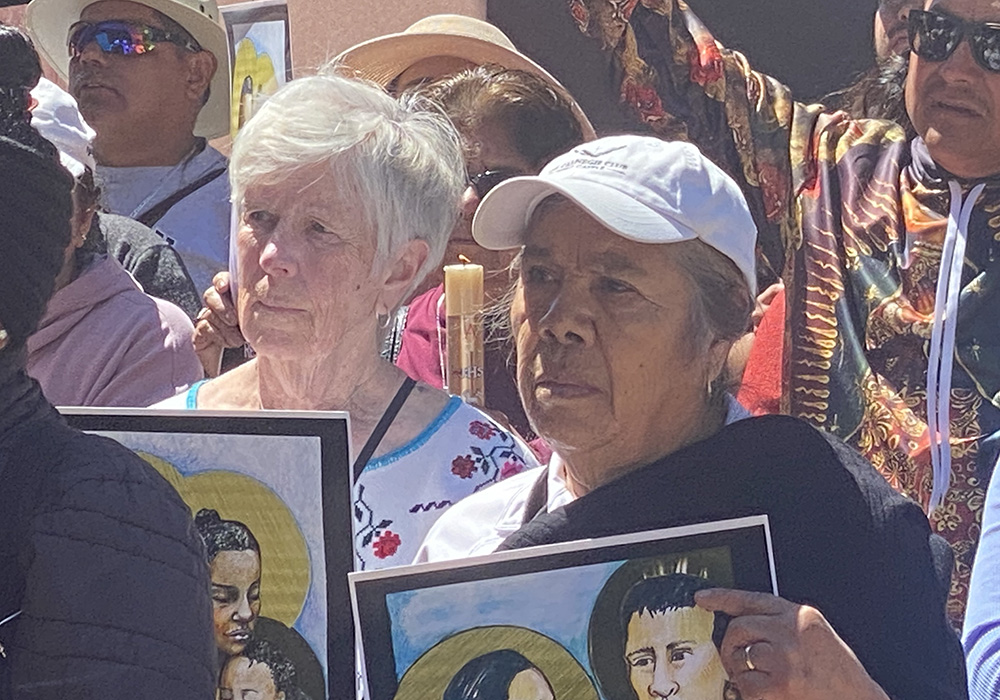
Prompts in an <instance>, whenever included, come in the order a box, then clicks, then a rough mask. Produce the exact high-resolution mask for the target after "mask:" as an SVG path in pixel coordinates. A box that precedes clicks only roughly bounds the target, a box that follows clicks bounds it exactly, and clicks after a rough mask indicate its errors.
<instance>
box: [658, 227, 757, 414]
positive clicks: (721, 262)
mask: <svg viewBox="0 0 1000 700" xmlns="http://www.w3.org/2000/svg"><path fill="white" fill-rule="evenodd" d="M670 245H675V246H677V248H676V250H677V257H676V260H677V262H678V265H677V269H678V270H679V271H680V272H681V273H682V274H683V275H685V276H686V277H687V278H688V280H689V281H690V282H691V288H692V290H693V291H694V294H693V295H692V298H691V307H690V309H689V310H688V330H689V336H688V337H689V339H690V342H691V346H692V349H693V350H694V351H695V352H697V353H700V352H704V351H706V350H707V349H708V348H709V346H710V345H711V344H712V343H714V342H716V341H719V340H721V341H724V342H728V343H734V342H736V341H737V340H739V339H740V338H742V337H743V336H744V335H745V334H746V333H748V332H749V331H750V330H751V322H750V317H751V314H752V313H753V310H754V306H755V304H756V299H754V296H753V294H752V293H751V292H750V287H749V286H748V285H747V280H746V277H745V276H744V275H743V273H742V272H740V269H739V268H738V267H737V266H736V263H734V262H733V261H732V260H730V259H729V258H727V257H726V256H725V255H723V254H722V253H720V252H719V251H717V250H716V249H715V248H713V247H712V246H710V245H708V244H707V243H705V242H704V241H701V240H697V239H695V240H691V241H682V242H680V243H672V244H670ZM736 388H738V382H737V381H735V379H734V378H733V377H731V376H729V373H728V371H727V369H726V367H725V365H724V366H723V369H722V373H721V374H720V375H719V376H718V377H717V378H716V379H715V381H713V382H712V386H711V391H710V396H709V399H710V401H711V402H712V403H713V404H715V405H720V406H721V405H723V404H724V402H725V395H726V394H727V393H734V390H735V389H736Z"/></svg>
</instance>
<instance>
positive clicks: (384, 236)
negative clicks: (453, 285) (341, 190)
mask: <svg viewBox="0 0 1000 700" xmlns="http://www.w3.org/2000/svg"><path fill="white" fill-rule="evenodd" d="M317 164H325V165H327V166H328V168H329V171H330V172H331V173H335V174H336V176H337V178H338V180H339V181H341V182H344V183H345V185H347V186H348V187H353V188H354V189H355V190H356V192H357V195H358V197H359V199H360V201H361V204H362V206H363V208H364V212H365V217H366V219H367V221H368V223H369V224H370V225H371V226H372V228H373V229H374V230H375V234H376V255H375V265H374V267H375V270H376V271H377V270H379V269H380V268H381V266H382V265H384V264H386V263H387V262H388V261H389V260H390V259H391V257H392V256H393V254H394V253H395V252H396V251H398V250H399V249H400V248H401V247H402V246H404V245H406V244H407V243H408V242H410V241H412V240H423V241H426V243H427V245H428V247H429V248H430V255H429V256H428V257H427V260H426V261H425V263H424V265H423V267H422V269H421V270H420V271H419V273H418V279H417V280H415V281H414V284H413V287H414V288H416V286H417V285H418V284H419V283H420V281H422V280H423V278H424V277H425V276H426V275H427V273H428V272H430V271H431V270H432V269H433V268H435V267H437V266H438V265H439V264H440V262H441V258H442V257H443V255H444V250H445V246H446V245H447V244H448V238H449V237H450V235H451V232H452V229H453V228H454V226H455V223H456V222H457V220H458V215H459V208H460V199H461V196H462V191H463V190H464V189H465V185H466V179H467V176H466V172H465V161H464V159H463V157H462V149H461V141H460V140H459V136H458V134H457V132H456V131H455V129H454V127H453V126H452V125H451V123H450V122H449V121H448V120H447V118H446V117H444V116H443V115H442V114H441V113H440V111H438V110H436V109H434V108H433V107H431V106H430V103H428V102H427V101H425V100H422V99H419V98H415V97H414V98H410V99H407V100H402V101H397V100H394V99H393V98H392V97H390V96H389V95H388V94H387V93H386V92H385V91H384V90H383V89H382V88H380V87H378V86H376V85H375V84H374V83H368V82H364V81H361V80H356V79H353V78H346V77H343V76H341V75H337V74H336V66H327V67H326V68H324V69H322V70H321V71H320V73H319V74H318V75H314V76H309V77H305V78H298V79H296V80H293V81H291V82H290V83H288V84H287V85H285V86H284V87H282V88H281V89H280V90H278V92H276V93H275V94H274V95H273V96H272V97H271V98H270V99H268V100H267V102H265V103H264V105H263V107H261V109H260V111H259V112H258V113H257V114H255V115H254V117H253V118H252V119H251V120H250V121H249V122H248V123H247V125H246V126H244V127H243V129H242V130H241V131H240V134H239V136H238V137H237V138H236V142H235V143H234V145H233V153H232V159H231V162H230V168H229V178H230V183H231V185H232V193H233V203H234V205H235V206H237V207H240V206H241V205H242V201H243V196H244V194H245V192H246V190H247V187H249V186H251V185H254V184H266V185H271V184H277V183H280V182H281V181H282V180H284V179H285V178H287V177H288V176H289V175H290V174H291V173H293V172H294V171H296V170H298V169H299V168H303V167H306V166H313V165H317ZM410 291H412V290H410Z"/></svg>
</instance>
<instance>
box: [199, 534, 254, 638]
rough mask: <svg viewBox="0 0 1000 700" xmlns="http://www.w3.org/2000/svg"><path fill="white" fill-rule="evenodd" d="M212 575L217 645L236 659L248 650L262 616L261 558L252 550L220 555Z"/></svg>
mask: <svg viewBox="0 0 1000 700" xmlns="http://www.w3.org/2000/svg"><path fill="white" fill-rule="evenodd" d="M210 574H211V578H212V619H213V622H214V627H215V645H216V646H217V647H218V648H219V651H221V652H222V653H223V654H225V655H226V656H234V655H236V654H239V653H240V652H242V651H243V649H244V648H246V645H247V642H249V641H250V634H251V633H252V632H253V627H254V623H255V622H256V621H257V616H258V615H259V614H260V556H258V554H257V552H254V551H253V550H251V549H244V550H240V551H222V552H219V553H218V554H216V555H215V559H213V560H212V564H211V567H210Z"/></svg>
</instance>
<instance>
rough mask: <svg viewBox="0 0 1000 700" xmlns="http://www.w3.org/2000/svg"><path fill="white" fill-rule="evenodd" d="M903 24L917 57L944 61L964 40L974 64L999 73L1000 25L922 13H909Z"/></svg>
mask: <svg viewBox="0 0 1000 700" xmlns="http://www.w3.org/2000/svg"><path fill="white" fill-rule="evenodd" d="M906 21H907V24H908V25H909V34H910V50H911V51H913V53H915V54H916V55H917V56H919V57H920V58H923V59H925V60H928V61H944V60H946V59H947V58H948V57H949V56H951V55H952V54H953V53H955V49H957V48H958V45H959V44H961V43H962V38H963V37H967V38H968V39H969V48H970V49H971V50H972V57H973V58H974V59H975V60H976V63H978V64H979V65H980V66H982V67H983V68H985V69H986V70H988V71H990V72H991V73H1000V23H997V22H966V21H965V20H961V19H958V18H957V17H952V16H951V15H946V14H942V13H940V12H927V11H926V10H910V13H909V15H908V16H907V18H906Z"/></svg>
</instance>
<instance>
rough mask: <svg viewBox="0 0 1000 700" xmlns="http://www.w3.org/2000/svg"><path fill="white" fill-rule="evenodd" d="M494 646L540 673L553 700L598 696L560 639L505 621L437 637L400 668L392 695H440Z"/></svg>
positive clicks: (419, 699) (403, 698)
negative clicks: (511, 652)
mask: <svg viewBox="0 0 1000 700" xmlns="http://www.w3.org/2000/svg"><path fill="white" fill-rule="evenodd" d="M499 649H513V650H514V651H516V652H518V653H519V654H521V655H522V656H524V657H525V658H526V659H527V660H528V661H530V662H531V663H532V664H533V665H534V666H535V667H536V668H538V670H540V671H541V672H542V673H543V674H545V677H546V678H547V679H548V681H549V685H551V686H552V692H553V694H554V695H555V700H598V697H597V690H595V689H594V684H593V682H592V681H591V680H590V678H589V677H588V676H587V672H586V671H585V670H584V669H583V666H581V665H580V662H579V661H577V660H576V659H575V658H573V655H572V654H570V653H569V652H568V651H567V650H566V649H565V648H564V647H563V646H562V645H561V644H559V643H558V642H556V641H555V640H553V639H550V638H549V637H546V636H545V635H544V634H541V633H540V632H536V631H534V630H530V629H527V628H525V627H515V626H511V625H493V626H489V627H473V628H472V629H468V630H463V631H461V632H458V633H457V634H454V635H452V636H451V637H448V638H446V639H443V640H442V641H440V642H438V643H437V644H435V645H434V646H433V647H431V648H430V649H428V650H427V651H425V652H424V653H423V655H422V656H421V657H420V658H419V659H417V660H416V661H414V662H413V665H412V666H410V667H409V668H408V669H407V670H406V673H404V674H403V679H402V680H401V681H400V682H399V690H398V691H396V696H395V698H394V700H427V698H440V697H441V696H442V695H444V691H445V689H446V688H447V687H448V683H450V682H451V679H452V678H454V677H455V674H456V673H458V672H459V671H460V670H462V667H463V666H465V664H467V663H469V662H470V661H472V660H473V659H475V658H476V657H478V656H482V655H483V654H488V653H490V652H491V651H497V650H499Z"/></svg>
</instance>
